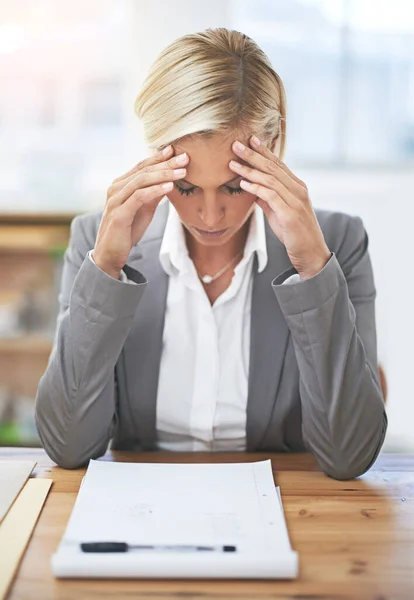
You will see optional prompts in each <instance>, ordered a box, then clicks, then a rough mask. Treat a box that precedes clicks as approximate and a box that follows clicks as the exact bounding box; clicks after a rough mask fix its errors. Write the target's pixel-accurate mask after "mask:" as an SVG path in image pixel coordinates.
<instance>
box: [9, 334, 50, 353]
mask: <svg viewBox="0 0 414 600" xmlns="http://www.w3.org/2000/svg"><path fill="white" fill-rule="evenodd" d="M52 343H53V342H52V340H51V339H50V338H46V337H42V336H40V335H22V336H19V337H10V338H0V353H5V352H6V353H7V354H9V355H11V354H50V351H51V350H52Z"/></svg>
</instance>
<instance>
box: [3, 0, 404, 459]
mask: <svg viewBox="0 0 414 600" xmlns="http://www.w3.org/2000/svg"><path fill="white" fill-rule="evenodd" d="M206 27H228V28H230V29H237V30H239V31H243V32H245V33H246V34H248V35H249V36H250V37H252V38H253V39H254V40H255V41H256V42H257V43H258V44H259V45H260V46H261V47H262V48H263V50H264V51H265V52H266V53H267V54H268V56H269V58H270V60H271V61H272V64H273V66H274V68H275V70H276V71H277V72H278V73H279V74H280V76H281V77H282V80H283V82H284V84H285V87H286V91H287V107H288V114H287V149H286V154H285V162H286V163H287V164H288V165H289V167H290V168H291V169H292V170H293V171H294V172H296V173H297V175H298V176H299V177H300V178H301V179H303V180H304V181H305V182H306V183H307V184H308V188H309V190H310V193H311V199H312V201H313V204H314V206H315V207H317V208H327V209H330V210H339V211H343V212H347V213H350V214H353V215H359V216H360V217H361V218H362V219H363V221H364V224H365V227H366V229H367V231H368V234H369V239H370V251H371V257H372V262H373V267H374V274H375V280H376V287H377V304H376V307H377V327H378V358H379V363H380V365H381V369H382V374H383V378H384V379H383V385H384V390H385V389H386V396H387V400H386V401H387V409H388V416H389V429H388V434H387V438H386V442H385V447H384V449H385V450H388V451H395V452H403V451H414V434H413V428H412V423H413V422H414V398H413V396H414V392H413V389H412V388H411V375H410V373H411V370H412V369H413V364H412V361H413V360H414V352H413V350H412V343H413V340H414V314H413V312H412V305H413V291H414V289H413V288H414V284H413V280H414V279H413V275H412V266H411V264H410V260H411V258H412V255H413V252H412V246H411V242H412V238H413V237H414V230H413V217H414V191H413V190H414V3H413V2H412V0H393V1H392V2H391V1H388V0H209V1H208V2H205V1H204V0H175V1H174V2H172V1H171V0H168V1H167V0H154V1H153V2H147V1H145V0H70V2H69V1H67V0H58V1H56V0H13V2H11V1H10V0H9V1H6V0H0V445H13V444H16V445H35V444H37V443H38V440H37V436H36V432H35V429H34V425H33V407H34V397H35V394H36V388H37V382H38V380H39V377H40V376H41V374H42V373H43V371H44V369H45V367H46V363H47V359H48V356H49V353H50V349H51V345H52V339H53V334H54V327H55V318H56V313H57V294H58V289H59V282H60V273H61V266H62V259H63V254H64V251H65V248H66V245H67V240H68V234H69V226H70V222H71V220H72V218H73V217H74V216H75V215H76V214H78V213H81V212H85V211H89V210H96V209H101V208H102V207H103V205H104V202H105V198H106V189H107V187H108V186H109V185H110V183H111V181H112V180H113V179H114V178H115V177H117V176H119V175H120V174H122V173H124V172H125V171H127V170H128V169H130V168H131V167H132V166H133V165H134V164H135V163H136V162H137V161H138V160H140V159H142V158H143V157H145V156H146V154H147V149H146V147H145V144H144V142H143V138H142V132H141V128H140V124H139V122H138V119H137V117H136V116H135V114H134V110H133V104H134V100H135V97H136V95H137V93H138V91H139V88H140V85H141V83H142V81H143V79H144V77H145V75H146V72H147V69H148V68H149V66H150V64H151V63H152V61H153V60H154V59H155V57H156V55H157V54H158V52H159V51H160V50H161V49H162V48H163V47H164V46H166V45H167V44H168V43H170V42H171V41H172V40H173V39H175V38H177V37H179V36H181V35H184V34H185V33H189V32H193V31H198V30H202V29H205V28H206Z"/></svg>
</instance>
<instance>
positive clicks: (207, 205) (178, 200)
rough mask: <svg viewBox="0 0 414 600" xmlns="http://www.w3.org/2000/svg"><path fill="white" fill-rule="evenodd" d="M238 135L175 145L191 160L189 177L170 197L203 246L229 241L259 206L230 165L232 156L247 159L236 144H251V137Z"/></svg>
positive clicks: (176, 153) (187, 226) (177, 151)
mask: <svg viewBox="0 0 414 600" xmlns="http://www.w3.org/2000/svg"><path fill="white" fill-rule="evenodd" d="M236 136H237V134H234V135H233V136H232V137H229V136H228V135H223V134H214V135H213V136H212V137H208V138H207V137H203V136H201V135H200V136H198V137H196V138H195V139H192V140H186V139H185V138H183V139H182V140H180V142H179V143H176V144H174V150H175V155H178V154H181V153H182V152H186V153H187V154H188V156H189V161H188V163H187V165H186V168H187V175H186V176H185V179H180V180H178V181H176V182H175V184H174V189H173V190H172V191H171V192H169V193H168V194H167V197H168V199H169V200H170V202H171V203H172V204H173V205H174V207H175V208H176V210H177V212H178V215H179V217H180V219H181V222H182V223H183V225H184V227H185V228H186V229H187V230H188V232H189V233H190V234H191V235H192V236H193V238H194V240H195V241H197V242H198V243H200V244H203V245H208V246H213V245H214V246H220V245H222V244H225V243H226V242H228V241H229V239H230V238H231V237H232V236H233V235H234V234H235V233H236V232H237V231H239V230H240V229H241V228H242V227H243V225H244V224H245V223H246V221H247V219H248V218H249V216H250V215H251V213H252V212H253V210H254V207H255V198H256V196H255V195H253V194H250V193H248V192H246V191H245V190H243V189H241V188H240V180H241V179H242V177H241V176H240V175H237V174H236V173H235V172H234V171H232V170H231V169H230V168H229V162H230V160H232V159H234V160H237V161H238V162H242V163H243V162H244V161H242V160H241V159H240V158H239V157H238V156H236V155H235V154H234V152H233V150H232V148H231V146H232V143H233V142H234V141H236V140H237V139H239V141H241V142H242V143H244V144H246V145H248V139H247V138H245V139H243V137H236ZM203 232H205V233H203Z"/></svg>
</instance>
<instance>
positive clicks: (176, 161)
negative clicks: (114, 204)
mask: <svg viewBox="0 0 414 600" xmlns="http://www.w3.org/2000/svg"><path fill="white" fill-rule="evenodd" d="M188 160H189V157H188V154H187V153H186V152H184V153H183V154H179V155H178V156H172V157H171V158H169V159H168V160H165V161H163V162H156V163H154V164H152V165H146V166H144V165H143V166H141V167H140V169H133V170H132V173H131V174H130V175H129V176H128V177H126V176H125V177H123V178H122V179H119V180H118V181H117V182H113V183H112V185H111V190H114V191H115V192H116V191H117V190H118V189H121V188H122V187H123V186H124V185H126V184H127V183H128V181H130V180H131V179H132V178H133V177H135V176H136V175H137V174H138V173H152V172H153V171H161V170H162V169H168V168H170V169H177V168H180V167H183V166H186V165H187V163H188Z"/></svg>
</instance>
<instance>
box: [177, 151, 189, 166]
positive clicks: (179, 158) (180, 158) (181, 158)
mask: <svg viewBox="0 0 414 600" xmlns="http://www.w3.org/2000/svg"><path fill="white" fill-rule="evenodd" d="M186 160H187V154H186V153H185V152H184V154H180V155H179V156H177V159H176V162H177V163H178V164H180V165H182V164H183V163H185V161H186Z"/></svg>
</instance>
